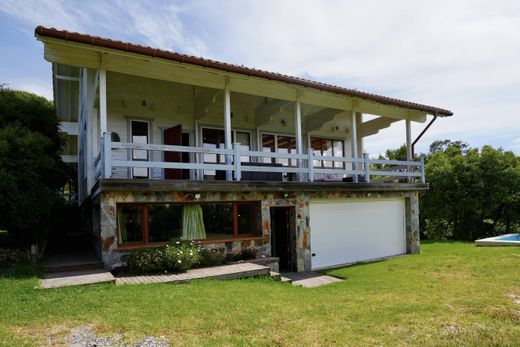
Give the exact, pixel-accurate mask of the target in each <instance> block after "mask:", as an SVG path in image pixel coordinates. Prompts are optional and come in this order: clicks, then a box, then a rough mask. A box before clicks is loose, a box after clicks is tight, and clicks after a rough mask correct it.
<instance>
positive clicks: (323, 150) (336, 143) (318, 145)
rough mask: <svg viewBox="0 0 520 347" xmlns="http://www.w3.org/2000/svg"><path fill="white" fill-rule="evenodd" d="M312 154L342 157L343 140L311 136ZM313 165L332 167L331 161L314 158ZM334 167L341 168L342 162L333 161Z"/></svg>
mask: <svg viewBox="0 0 520 347" xmlns="http://www.w3.org/2000/svg"><path fill="white" fill-rule="evenodd" d="M311 147H312V154H314V155H319V156H323V157H343V141H342V140H331V139H325V138H319V137H311ZM313 166H314V167H319V168H332V167H333V162H332V161H330V160H314V161H313ZM334 167H335V168H343V167H344V165H343V163H342V162H334Z"/></svg>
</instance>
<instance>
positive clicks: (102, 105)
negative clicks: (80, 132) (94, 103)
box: [99, 69, 108, 137]
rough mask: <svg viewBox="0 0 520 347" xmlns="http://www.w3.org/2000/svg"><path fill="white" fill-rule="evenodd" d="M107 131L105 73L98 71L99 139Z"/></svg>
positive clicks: (101, 70) (103, 70)
mask: <svg viewBox="0 0 520 347" xmlns="http://www.w3.org/2000/svg"><path fill="white" fill-rule="evenodd" d="M107 131H108V127H107V71H106V70H105V69H100V70H99V132H100V135H101V137H102V136H103V134H104V133H106V132H107Z"/></svg>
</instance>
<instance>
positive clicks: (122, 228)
mask: <svg viewBox="0 0 520 347" xmlns="http://www.w3.org/2000/svg"><path fill="white" fill-rule="evenodd" d="M118 217H119V218H118V223H117V224H118V228H117V229H118V232H119V235H118V237H119V243H125V242H126V240H127V234H126V213H124V212H123V211H122V209H121V210H120V211H119V213H118Z"/></svg>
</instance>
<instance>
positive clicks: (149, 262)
mask: <svg viewBox="0 0 520 347" xmlns="http://www.w3.org/2000/svg"><path fill="white" fill-rule="evenodd" d="M199 251H200V247H198V246H197V245H196V244H195V243H194V242H193V241H172V242H170V243H168V244H167V245H164V246H160V247H153V248H142V249H136V250H133V251H132V252H131V253H130V255H129V256H128V260H127V264H128V268H129V269H130V271H131V272H134V273H142V274H144V273H165V272H183V271H186V270H188V269H191V268H192V267H195V266H197V265H198V264H199V263H200V254H199Z"/></svg>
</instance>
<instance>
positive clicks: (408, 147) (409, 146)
mask: <svg viewBox="0 0 520 347" xmlns="http://www.w3.org/2000/svg"><path fill="white" fill-rule="evenodd" d="M406 160H408V161H411V160H412V127H411V121H410V120H409V119H407V120H406Z"/></svg>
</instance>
